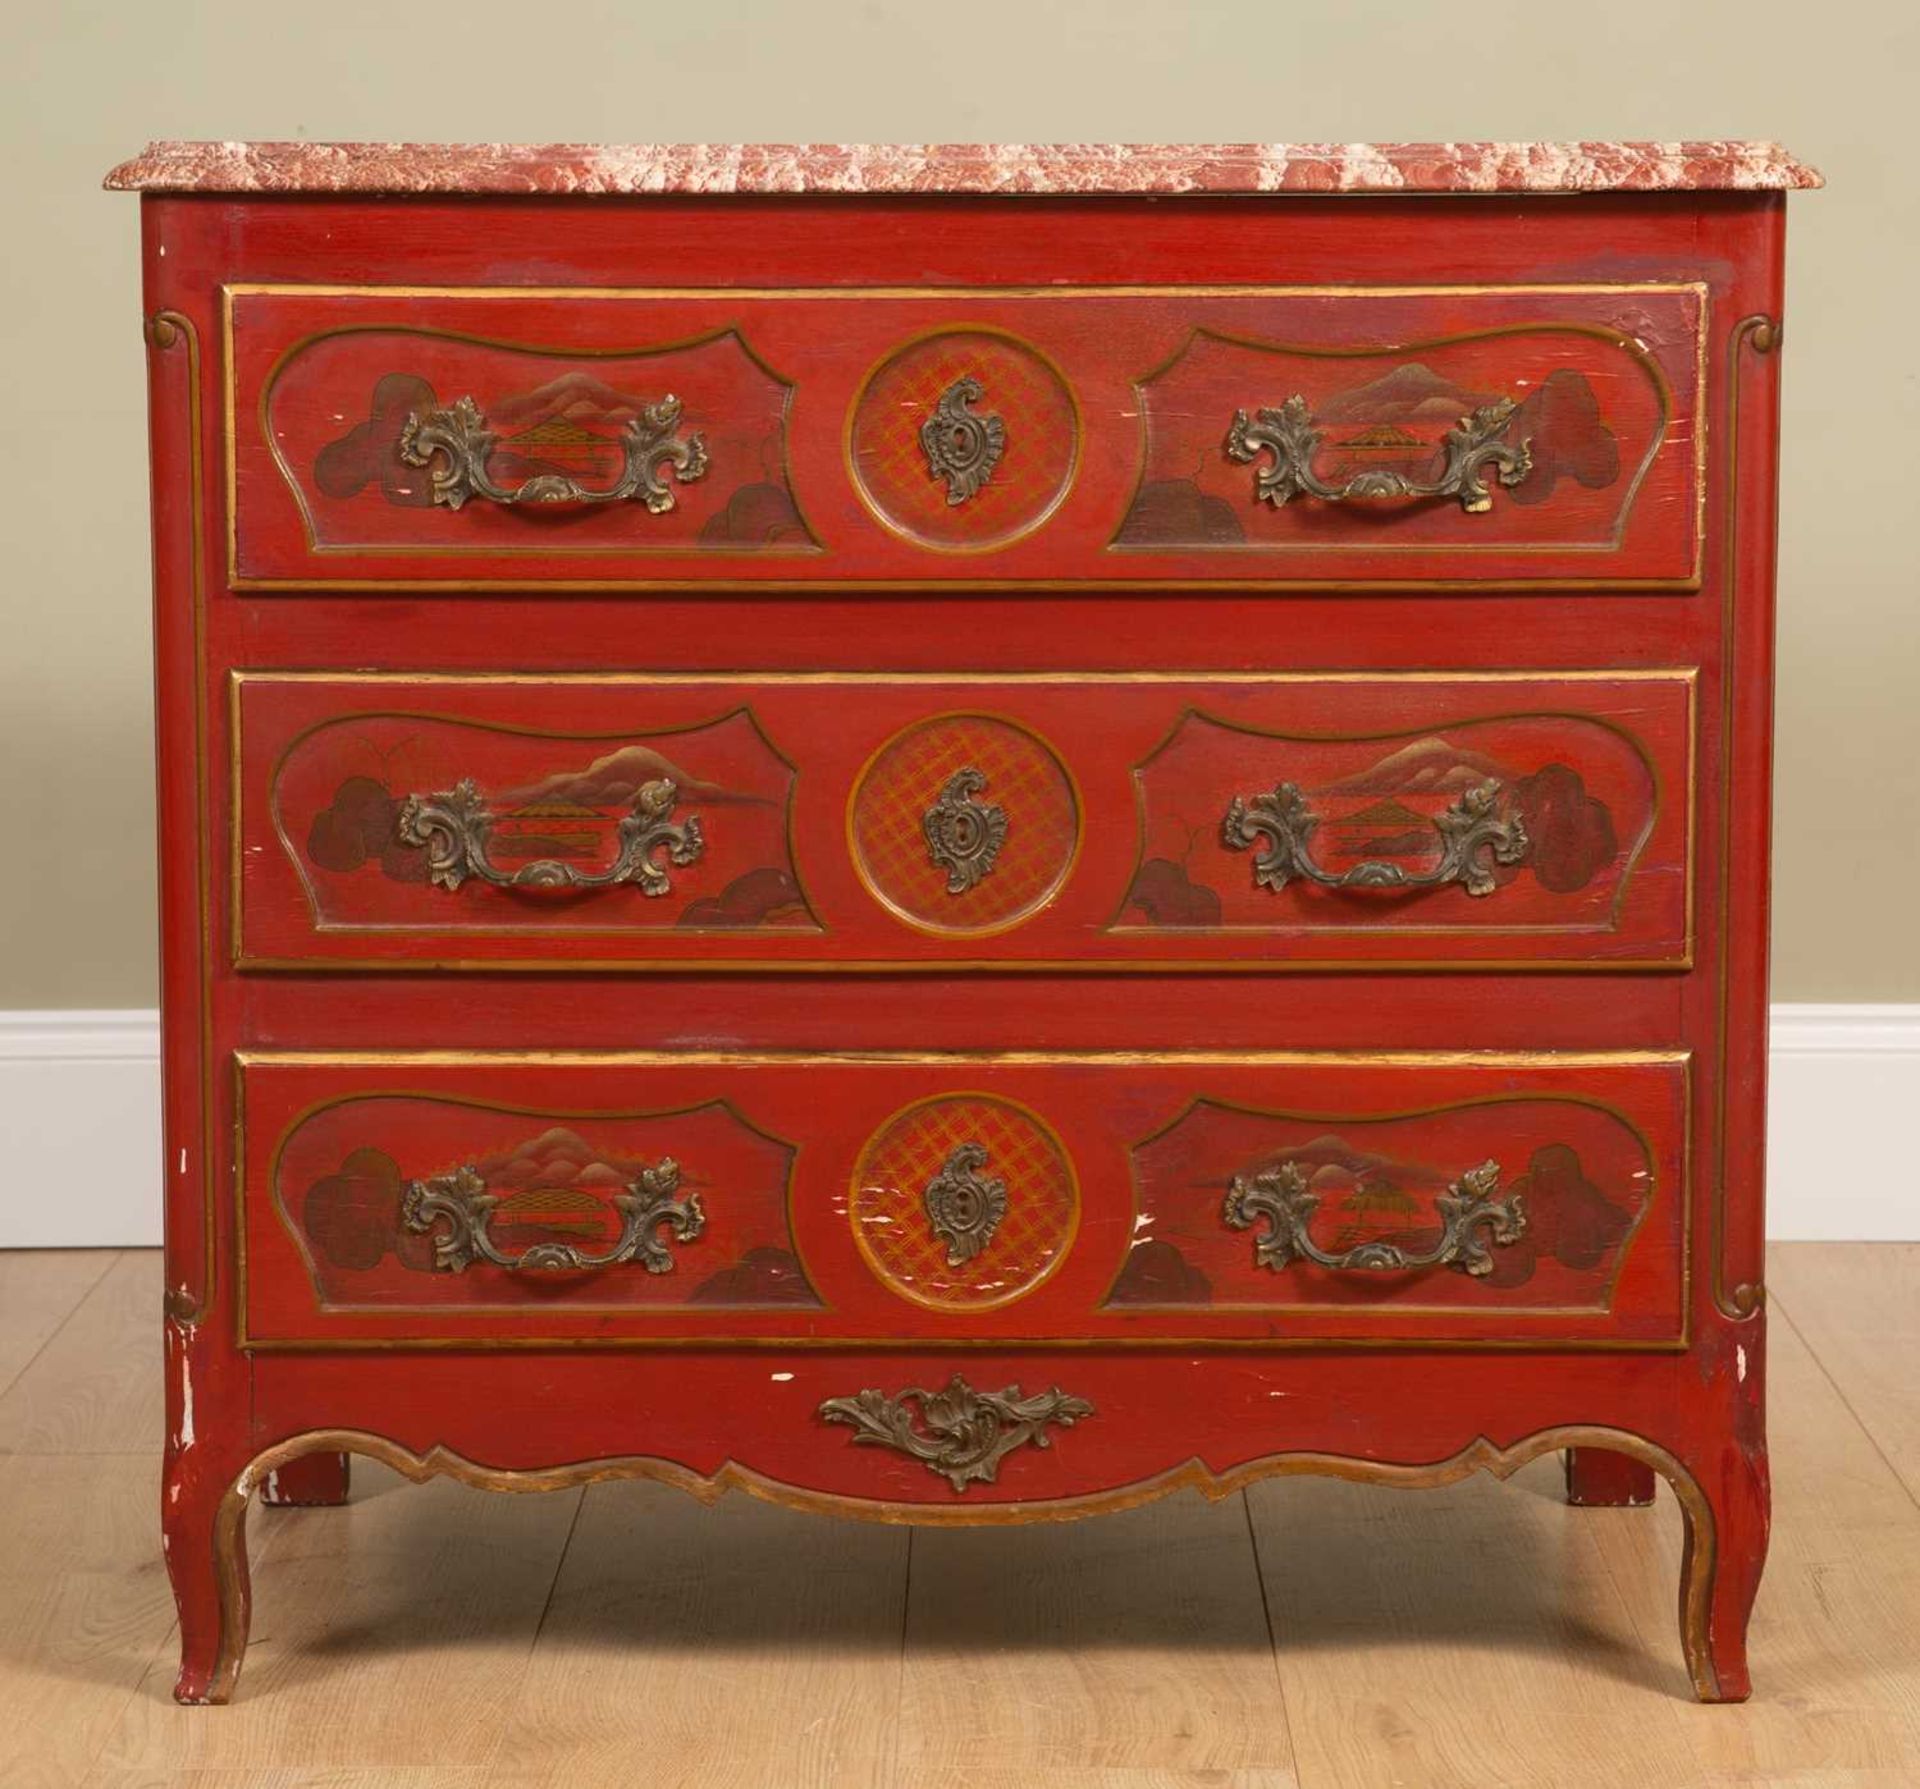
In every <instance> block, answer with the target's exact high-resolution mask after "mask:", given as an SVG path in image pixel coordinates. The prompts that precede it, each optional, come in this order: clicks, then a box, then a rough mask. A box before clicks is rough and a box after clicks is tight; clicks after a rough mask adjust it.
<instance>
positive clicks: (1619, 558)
mask: <svg viewBox="0 0 1920 1789" xmlns="http://www.w3.org/2000/svg"><path fill="white" fill-rule="evenodd" d="M228 305H229V313H228V315H229V330H230V334H231V341H232V356H233V370H232V380H233V385H232V392H231V405H230V413H231V418H232V428H233V439H232V442H231V465H232V479H233V490H232V504H233V537H232V541H231V566H230V572H231V575H232V576H233V577H234V578H235V579H236V580H237V581H240V582H243V583H248V584H261V585H275V584H290V585H299V584H316V583H317V584H336V583H343V584H348V585H353V584H367V585H377V584H381V583H392V582H396V581H397V582H402V583H410V582H418V581H427V582H432V583H436V584H441V585H444V586H451V587H454V588H465V587H475V586H483V585H500V584H513V583H526V582H531V583H535V584H545V583H553V582H560V583H583V584H589V585H591V584H596V583H599V584H607V585H610V586H614V587H622V588H624V587H630V586H635V585H642V584H649V583H656V584H657V583H665V584H674V583H684V582H685V581H686V580H688V579H706V578H709V577H724V578H726V579H728V580H732V581H742V582H749V583H759V582H769V581H771V582H775V583H782V584H795V583H822V584H829V585H833V584H840V585H847V584H852V585H857V584H862V583H872V582H885V581H888V580H892V579H906V580H909V581H926V580H948V579H956V580H963V581H971V582H987V583H1013V582H1029V581H1039V582H1043V583H1063V584H1068V585H1074V584H1085V583H1089V582H1099V583H1106V584H1125V583H1131V582H1136V581H1139V582H1147V583H1159V584H1165V583H1168V582H1173V583H1176V584H1192V583H1208V582H1216V581H1226V582H1236V581H1240V582H1244V581H1246V580H1248V579H1254V580H1259V581H1278V582H1282V583H1284V582H1290V581H1302V582H1308V583H1320V584H1326V583H1335V584H1347V583H1357V584H1368V583H1379V584H1387V585H1394V584H1406V585H1416V586H1417V585H1420V584H1423V583H1428V582H1431V581H1433V580H1436V579H1438V580H1445V581H1451V580H1457V579H1460V578H1463V577H1472V578H1474V579H1476V580H1481V581H1488V582H1494V583H1506V584H1516V585H1531V584H1535V583H1553V582H1555V581H1561V582H1565V581H1567V580H1587V581H1605V582H1607V583H1609V584H1615V585H1636V584H1640V585H1664V586H1668V587H1678V588H1686V587H1690V586H1691V585H1692V584H1694V583H1695V582H1697V580H1698V577H1699V571H1700V563H1699V552H1700V545H1701V535H1700V526H1699V520H1700V518H1699V510H1700V503H1701V499H1702V492H1703V490H1704V483H1703V478H1702V472H1701V466H1702V459H1701V453H1702V442H1703V436H1702V432H1701V430H1700V428H1699V426H1698V423H1699V407H1700V387H1701V377H1702V365H1703V358H1702V357H1703V351H1704V341H1705V336H1704V328H1705V308H1704V297H1703V292H1702V289H1701V288H1700V287H1699V286H1698V285H1695V284H1691V283H1685V282H1681V283H1673V284H1662V283H1657V282H1656V283H1635V284H1620V285H1613V284H1565V285H1530V284H1525V283H1516V284H1512V285H1503V284H1500V283H1497V282H1489V283H1482V284H1477V285H1474V286H1471V287H1466V288H1459V289H1455V288H1433V289H1430V290H1417V289H1378V288H1368V287H1363V286H1353V287H1338V288H1312V289H1289V288H1284V287H1278V286H1276V287H1271V288H1264V289H1263V288H1260V287H1249V286H1223V287H1208V286H1205V285H1199V286H1194V287H1191V288H1186V287H1168V288H1162V289H1126V290H1120V291H1103V290H1100V289H1097V288H1096V289H1068V288H1063V289H1059V290H1051V291H1045V292H1034V291H1023V290H1018V289H1011V288H996V287H982V288H976V289H969V290H966V291H964V292H956V293H954V294H952V295H941V296H930V295H928V294H927V293H926V292H925V291H921V290H909V289H875V288H860V287H845V288H818V287H816V288H810V289H784V290H767V289H746V290H737V291H730V292H728V293H726V294H724V295H716V294H713V293H701V292H696V291H692V290H688V289H683V288H682V289H676V288H671V287H663V288H659V289H646V290H638V289H612V290H603V291H579V290H575V291H557V290H556V291H546V292H541V291H526V290H520V289H517V288H511V287H507V288H481V289H471V290H446V291H424V290H407V289H397V290H395V289H383V288H380V287H375V286H365V287H344V288H302V287H296V286H275V287H266V288H259V287H252V286H236V287H234V288H231V289H230V290H229V292H228Z"/></svg>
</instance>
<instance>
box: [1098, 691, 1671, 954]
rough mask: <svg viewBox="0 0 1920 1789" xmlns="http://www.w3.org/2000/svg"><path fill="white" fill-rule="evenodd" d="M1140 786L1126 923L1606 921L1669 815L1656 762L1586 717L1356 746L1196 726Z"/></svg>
mask: <svg viewBox="0 0 1920 1789" xmlns="http://www.w3.org/2000/svg"><path fill="white" fill-rule="evenodd" d="M1134 777H1135V785H1136V789H1137V792H1138V797H1139V803H1140V817H1141V825H1142V846H1143V848H1142V851H1141V856H1140V860H1139V864H1138V867H1137V869H1136V871H1135V874H1134V877H1133V881H1132V884H1131V887H1130V889H1129V892H1128V896H1127V902H1126V906H1125V909H1124V912H1123V915H1122V917H1121V919H1120V921H1119V922H1118V923H1119V924H1120V925H1122V926H1129V925H1133V926H1152V927H1160V928H1169V929H1175V928H1180V927H1188V926H1191V927H1208V928H1217V927H1223V926H1224V927H1233V926H1252V927H1259V928H1262V929H1283V928H1288V927H1298V926H1311V925H1316V924H1319V925H1348V926H1352V925H1370V926H1378V927H1380V928H1382V929H1391V928H1393V927H1395V926H1411V925H1433V924H1436V923H1442V922H1444V923H1446V924H1448V925H1460V926H1481V925H1485V926H1489V927H1495V928H1497V927H1499V926H1501V925H1502V924H1513V925H1527V924H1557V925H1566V924H1587V925H1594V926H1605V925H1607V924H1609V923H1610V922H1611V920H1612V917H1613V913H1614V909H1615V906H1616V903H1617V898H1618V897H1619V896H1620V894H1621V892H1622V889H1623V886H1624V884H1625V882H1626V880H1627V878H1628V876H1629V874H1630V871H1631V868H1632V862H1633V857H1634V854H1635V851H1636V849H1637V847H1638V845H1639V843H1640V842H1641V841H1644V839H1645V838H1646V836H1647V833H1648V830H1649V828H1650V826H1651V823H1652V819H1653V815H1654V804H1655V789H1654V784H1653V781H1652V777H1651V775H1650V773H1649V770H1648V767H1647V764H1646V761H1645V759H1644V757H1643V756H1642V755H1641V754H1640V753H1639V752H1637V751H1635V750H1634V749H1633V748H1632V747H1631V745H1630V744H1628V743H1627V742H1626V741H1625V740H1624V739H1623V738H1622V736H1621V735H1620V733H1619V732H1618V731H1617V730H1614V729H1610V728H1605V727H1602V726H1600V725H1598V724H1596V723H1593V722H1589V721H1586V720H1583V719H1582V718H1580V717H1578V716H1575V715H1558V716H1553V715H1516V716H1514V717H1512V718H1511V719H1510V720H1500V719H1488V720H1485V721H1472V722H1466V723H1462V724H1460V725H1458V726H1449V727H1446V728H1445V729H1442V730H1435V731H1431V732H1425V731H1423V732H1418V733H1415V734H1413V735H1411V736H1402V737H1400V738H1389V739H1384V740H1366V739H1346V740H1342V739H1338V738H1325V737H1318V736H1315V737H1304V736H1303V737H1301V738H1299V739H1291V738H1284V737H1281V738H1268V737H1264V736H1260V735H1253V734H1249V733H1246V732H1243V731H1241V730H1240V729H1238V728H1235V727H1233V726H1231V725H1229V724H1228V723H1227V722H1225V721H1223V720H1219V719H1216V718H1214V717H1211V716H1208V715H1203V714H1198V713H1190V714H1189V715H1188V716H1187V717H1186V718H1185V719H1184V720H1183V721H1182V722H1181V724H1180V726H1179V727H1178V728H1177V729H1176V730H1175V732H1174V733H1173V735H1172V736H1171V737H1170V738H1169V739H1168V740H1167V742H1166V743H1165V744H1164V745H1163V746H1161V747H1160V749H1159V750H1158V751H1157V752H1156V753H1155V754H1154V755H1153V756H1152V757H1151V758H1150V759H1148V760H1147V762H1145V763H1144V764H1142V765H1140V766H1138V767H1137V768H1136V770H1135V772H1134Z"/></svg>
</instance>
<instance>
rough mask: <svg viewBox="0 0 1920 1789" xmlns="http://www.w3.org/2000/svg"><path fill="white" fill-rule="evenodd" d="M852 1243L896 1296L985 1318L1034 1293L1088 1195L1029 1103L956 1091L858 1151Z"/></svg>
mask: <svg viewBox="0 0 1920 1789" xmlns="http://www.w3.org/2000/svg"><path fill="white" fill-rule="evenodd" d="M848 1215H849V1218H850V1220H851V1222H852V1224H853V1239H854V1242H855V1244H856V1245H857V1246H858V1248H859V1250H860V1253H861V1255H862V1256H863V1257H864V1258H865V1260H866V1263H867V1265H868V1266H869V1267H871V1268H872V1269H873V1271H874V1273H875V1274H876V1275H877V1276H878V1277H879V1279H880V1280H881V1282H882V1283H883V1284H884V1285H885V1286H886V1288H887V1290H888V1291H890V1292H894V1293H897V1294H898V1295H899V1296H900V1297H902V1298H906V1299H911V1300H912V1301H913V1302H914V1303H915V1304H921V1305H928V1306H931V1307H932V1308H934V1309H935V1310H949V1311H978V1310H986V1309H989V1308H990V1307H992V1306H994V1305H1003V1304H1011V1303H1012V1302H1013V1300H1014V1299H1016V1298H1023V1297H1025V1296H1026V1294H1027V1293H1029V1292H1031V1291H1032V1290H1033V1289H1034V1288H1035V1287H1036V1286H1038V1285H1039V1284H1040V1283H1041V1282H1042V1281H1043V1280H1045V1279H1046V1278H1047V1276H1048V1275H1049V1274H1051V1273H1052V1272H1053V1270H1054V1269H1055V1268H1056V1267H1058V1266H1059V1265H1060V1263H1061V1261H1062V1260H1064V1259H1065V1257H1066V1252H1067V1248H1068V1245H1069V1244H1070V1243H1071V1242H1072V1241H1073V1233H1074V1231H1075V1229H1076V1228H1077V1227H1078V1225H1079V1221H1080V1189H1079V1186H1078V1183H1077V1182H1076V1181H1075V1179H1074V1174H1073V1164H1072V1162H1071V1161H1070V1160H1069V1159H1068V1157H1067V1152H1066V1150H1065V1148H1064V1147H1062V1145H1061V1143H1060V1140H1059V1138H1058V1137H1056V1136H1055V1135H1054V1134H1053V1132H1052V1131H1051V1130H1050V1129H1049V1128H1048V1127H1047V1125H1046V1124H1045V1123H1043V1122H1042V1121H1041V1119H1040V1118H1039V1117H1038V1116H1037V1115H1036V1114H1034V1113H1032V1112H1030V1111H1028V1110H1027V1108H1026V1107H1025V1106H1022V1105H1018V1104H1016V1103H1015V1102H1014V1101H1012V1100H1005V1099H996V1098H993V1097H991V1096H989V1095H987V1094H980V1093H957V1094H951V1095H946V1096H943V1097H941V1098H939V1099H930V1100H922V1101H920V1102H918V1103H917V1104H915V1105H911V1106H908V1107H907V1108H906V1109H905V1110H904V1111H902V1112H896V1113H895V1114H894V1116H893V1117H892V1118H890V1119H888V1121H887V1122H886V1123H885V1124H884V1125H882V1126H881V1127H880V1129H879V1130H878V1131H877V1132H876V1133H875V1134H874V1135H873V1137H872V1138H871V1139H870V1140H869V1141H868V1143H867V1146H866V1148H865V1149H863V1150H862V1151H861V1152H860V1163H859V1166H858V1167H857V1168H855V1170H854V1175H853V1192H852V1197H851V1199H850V1200H849V1202H848Z"/></svg>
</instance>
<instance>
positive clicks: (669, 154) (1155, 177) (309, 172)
mask: <svg viewBox="0 0 1920 1789" xmlns="http://www.w3.org/2000/svg"><path fill="white" fill-rule="evenodd" d="M106 184H107V186H108V187H110V188H116V189H122V190H135V191H145V192H201V193H295V192H313V193H530V194H550V195H557V194H571V193H611V194H638V193H691V194H698V193H872V194H906V193H976V194H1048V193H1060V194H1067V193H1081V194H1101V193H1110V194H1124V193H1220V194H1232V193H1592V192H1685V191H1699V190H1705V189H1723V190H1734V191H1762V190H1771V191H1784V190H1787V189H1791V188H1799V187H1814V186H1820V185H1822V184H1823V182H1822V181H1821V178H1820V176H1819V174H1817V173H1816V172H1815V171H1814V170H1813V169H1812V168H1810V167H1808V166H1807V165H1806V164H1805V163H1804V162H1800V161H1797V160H1795V159H1794V157H1793V156H1791V155H1789V154H1788V153H1787V152H1786V151H1785V150H1784V149H1782V148H1781V147H1780V146H1779V145H1778V144H1777V143H1745V142H1719V141H1715V142H1696V143H999V144H984V143H868V144H852V143H838V144H835V143H726V144H723V143H634V144H590V143H480V144H457V143H180V142H167V143H152V144H149V145H148V146H147V148H146V150H145V151H144V152H143V153H141V154H140V155H137V156H135V157H134V159H133V160H132V161H129V162H123V163H122V164H121V165H120V166H119V167H117V168H115V169H114V170H113V172H112V173H110V174H109V175H108V176H107V179H106Z"/></svg>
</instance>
